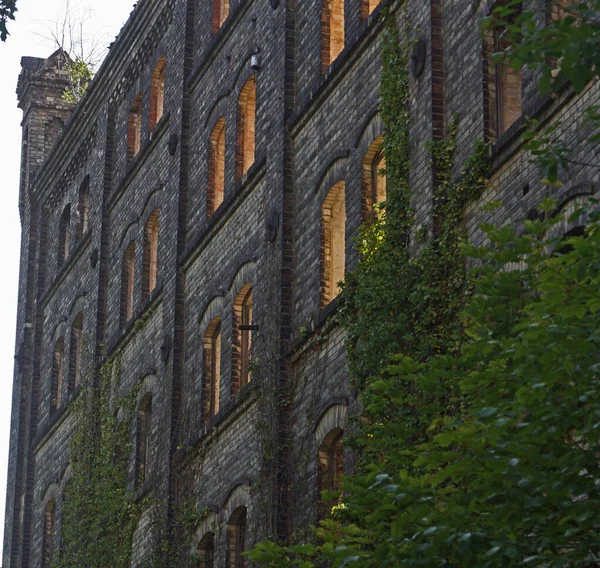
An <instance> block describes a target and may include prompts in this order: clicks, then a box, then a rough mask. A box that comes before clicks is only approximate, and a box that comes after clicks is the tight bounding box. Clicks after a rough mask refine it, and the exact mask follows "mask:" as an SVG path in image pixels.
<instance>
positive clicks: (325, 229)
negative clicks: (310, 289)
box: [321, 181, 346, 305]
mask: <svg viewBox="0 0 600 568" xmlns="http://www.w3.org/2000/svg"><path fill="white" fill-rule="evenodd" d="M345 267H346V204H345V191H344V182H343V181H340V182H338V183H336V184H335V185H334V186H333V187H332V188H331V189H330V190H329V193H328V194H327V197H326V198H325V201H323V206H322V208H321V304H322V305H326V304H328V303H329V302H330V301H331V300H333V299H334V298H335V297H336V296H337V295H338V294H339V293H340V291H341V288H340V287H339V286H338V282H340V281H342V280H344V271H345Z"/></svg>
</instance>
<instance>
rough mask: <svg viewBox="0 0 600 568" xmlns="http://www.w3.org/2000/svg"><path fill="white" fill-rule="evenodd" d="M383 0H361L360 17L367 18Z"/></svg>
mask: <svg viewBox="0 0 600 568" xmlns="http://www.w3.org/2000/svg"><path fill="white" fill-rule="evenodd" d="M380 1H381V0H360V19H361V20H363V21H364V20H366V19H367V18H368V17H369V16H370V15H371V14H372V13H373V10H375V8H377V6H379V2H380Z"/></svg>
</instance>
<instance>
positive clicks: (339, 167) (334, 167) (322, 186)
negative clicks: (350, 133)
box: [315, 152, 349, 203]
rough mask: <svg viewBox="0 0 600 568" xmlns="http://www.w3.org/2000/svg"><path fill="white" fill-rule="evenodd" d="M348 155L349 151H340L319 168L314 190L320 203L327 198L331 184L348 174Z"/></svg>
mask: <svg viewBox="0 0 600 568" xmlns="http://www.w3.org/2000/svg"><path fill="white" fill-rule="evenodd" d="M348 156H349V152H340V153H339V154H337V155H335V156H334V157H333V158H332V159H331V160H330V161H329V163H328V164H327V165H326V166H325V167H324V168H322V169H321V171H320V173H319V176H318V178H317V180H318V181H317V184H316V186H315V191H316V193H317V195H318V196H319V201H320V202H321V203H323V201H325V199H326V198H327V195H328V193H329V191H330V190H331V188H332V186H334V185H335V184H336V183H338V182H340V181H345V180H346V178H347V176H348Z"/></svg>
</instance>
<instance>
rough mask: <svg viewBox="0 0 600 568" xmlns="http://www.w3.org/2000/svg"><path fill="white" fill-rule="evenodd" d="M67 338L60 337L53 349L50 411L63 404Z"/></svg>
mask: <svg viewBox="0 0 600 568" xmlns="http://www.w3.org/2000/svg"><path fill="white" fill-rule="evenodd" d="M64 353H65V339H64V337H62V336H61V337H59V338H58V339H57V340H56V343H55V344H54V349H53V351H52V384H51V389H50V391H51V392H50V411H51V412H54V411H56V410H58V409H59V408H60V407H61V406H62V386H63V361H64Z"/></svg>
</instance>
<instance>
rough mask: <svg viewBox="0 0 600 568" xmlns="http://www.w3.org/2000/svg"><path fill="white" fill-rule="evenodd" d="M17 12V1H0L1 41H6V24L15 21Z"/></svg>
mask: <svg viewBox="0 0 600 568" xmlns="http://www.w3.org/2000/svg"><path fill="white" fill-rule="evenodd" d="M16 11H17V0H0V40H2V41H6V38H7V37H8V30H7V29H6V24H7V22H8V20H14V19H15V12H16Z"/></svg>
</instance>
